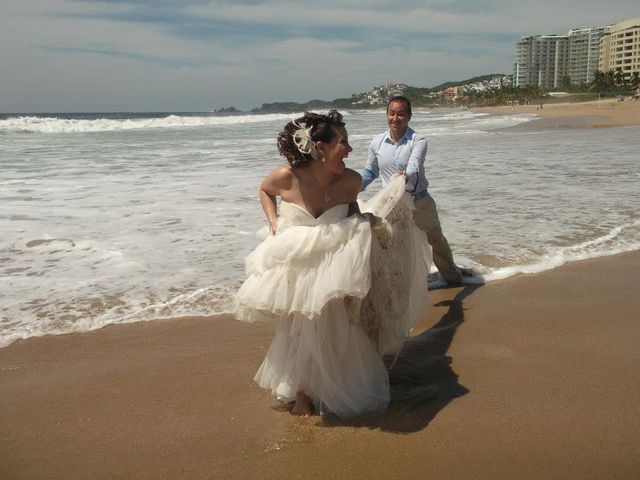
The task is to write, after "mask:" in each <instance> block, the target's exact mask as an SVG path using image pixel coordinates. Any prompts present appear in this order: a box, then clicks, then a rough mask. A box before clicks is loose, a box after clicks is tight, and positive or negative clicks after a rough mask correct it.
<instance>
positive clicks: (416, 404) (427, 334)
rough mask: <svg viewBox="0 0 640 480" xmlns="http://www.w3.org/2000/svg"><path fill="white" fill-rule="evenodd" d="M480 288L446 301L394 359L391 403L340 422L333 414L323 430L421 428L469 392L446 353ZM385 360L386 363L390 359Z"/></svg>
mask: <svg viewBox="0 0 640 480" xmlns="http://www.w3.org/2000/svg"><path fill="white" fill-rule="evenodd" d="M480 286H481V285H473V286H468V287H465V288H464V289H462V290H461V291H460V292H459V293H458V294H457V295H456V296H455V297H454V298H453V299H452V300H445V301H443V302H440V303H438V304H437V305H436V306H448V307H449V310H448V311H447V313H445V314H444V315H443V316H442V318H440V321H439V322H438V323H437V324H435V325H434V326H433V327H431V328H430V329H428V330H426V331H424V332H423V333H421V334H420V335H416V336H415V337H410V338H409V339H408V340H407V341H406V342H405V344H404V346H403V347H402V351H401V352H400V355H399V356H398V359H397V361H396V363H395V365H394V366H393V368H391V369H390V370H389V382H390V385H391V402H390V404H389V407H388V408H387V410H386V411H385V412H384V413H383V414H382V415H379V416H375V417H362V418H357V419H353V420H346V421H345V420H340V419H339V418H337V417H335V416H328V417H325V418H324V419H323V421H322V422H321V426H323V427H341V426H353V427H367V428H379V429H380V430H385V431H390V432H396V433H411V432H417V431H419V430H422V429H424V428H426V427H427V426H428V425H429V423H430V422H431V420H433V419H434V418H435V416H436V415H437V414H438V412H440V410H442V409H443V408H445V407H446V406H447V405H448V404H449V403H450V402H451V401H453V399H455V398H457V397H461V396H462V395H465V394H467V393H468V392H469V390H468V389H467V388H465V387H464V386H462V385H460V383H458V375H456V373H455V372H454V371H453V369H452V368H451V362H452V360H451V357H449V356H448V355H447V351H448V350H449V347H450V346H451V342H452V341H453V337H454V336H455V334H456V331H457V330H458V327H459V326H460V325H461V324H462V322H464V306H463V301H464V299H465V298H467V297H468V296H469V295H471V294H472V293H473V292H475V291H476V289H478V288H479V287H480ZM385 360H388V363H387V364H390V363H391V361H392V359H385Z"/></svg>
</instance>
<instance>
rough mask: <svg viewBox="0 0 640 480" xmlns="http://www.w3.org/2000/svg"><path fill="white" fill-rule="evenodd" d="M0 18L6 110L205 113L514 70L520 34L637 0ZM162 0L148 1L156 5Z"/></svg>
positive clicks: (176, 7)
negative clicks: (391, 83)
mask: <svg viewBox="0 0 640 480" xmlns="http://www.w3.org/2000/svg"><path fill="white" fill-rule="evenodd" d="M5 3H6V4H7V5H6V6H3V15H2V17H1V18H0V58H2V68H1V69H0V84H1V85H2V88H1V89H0V111H44V110H49V111H52V110H57V111H64V110H70V111H75V110H87V111H89V110H207V109H209V108H215V107H220V106H229V105H235V106H237V107H239V108H250V107H253V106H257V105H260V104H261V103H263V102H269V101H276V100H277V101H280V100H295V101H304V100H309V99H312V98H322V99H332V98H336V97H340V96H349V95H350V94H351V93H355V92H360V91H363V90H366V89H369V88H371V87H373V86H375V85H379V84H380V83H382V82H385V81H401V82H405V83H408V84H412V85H416V86H432V85H435V84H437V83H440V82H443V81H446V80H454V79H463V78H467V77H471V76H474V75H479V74H484V73H494V72H507V73H508V72H509V71H510V69H511V65H512V62H513V49H514V45H515V41H517V39H518V38H519V37H520V36H525V35H531V34H536V33H566V31H568V30H569V29H570V28H574V27H585V26H597V25H605V24H607V23H614V22H616V21H620V20H622V19H624V18H631V17H634V16H637V15H638V8H637V6H636V5H635V3H636V2H635V1H634V2H631V1H628V0H613V1H612V2H609V3H608V4H607V11H608V12H615V18H612V17H611V14H610V13H603V12H602V8H601V4H600V3H599V2H595V1H594V0H586V1H582V2H578V1H577V0H573V1H569V2H563V3H559V2H550V1H549V0H542V1H540V2H538V3H534V4H513V3H512V2H507V1H505V0H500V1H482V0H480V1H478V2H474V3H471V2H470V1H461V0H437V1H431V2H423V1H417V0H415V1H413V0H407V1H405V2H402V3H397V2H390V1H386V0H371V1H366V2H361V1H356V0H348V1H337V0H331V1H328V2H322V4H320V3H319V2H310V1H300V2H293V1H290V0H286V1H269V2H240V3H238V2H231V1H227V2H178V1H177V0H176V1H174V2H172V1H164V2H160V3H158V2H155V3H154V2H145V1H134V0H131V1H130V2H129V3H127V2H126V1H109V2H107V1H102V2H101V1H77V0H45V1H42V0H38V1H36V0H23V1H21V2H5ZM151 3H154V6H153V7H149V4H151Z"/></svg>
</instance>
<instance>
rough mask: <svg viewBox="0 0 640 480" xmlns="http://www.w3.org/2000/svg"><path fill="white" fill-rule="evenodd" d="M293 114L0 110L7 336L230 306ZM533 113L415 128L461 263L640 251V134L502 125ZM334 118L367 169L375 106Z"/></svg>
mask: <svg viewBox="0 0 640 480" xmlns="http://www.w3.org/2000/svg"><path fill="white" fill-rule="evenodd" d="M296 116H297V115H280V114H278V115H235V116H216V115H212V114H191V113H189V114H83V115H78V114H52V115H39V116H28V115H2V116H0V232H1V234H0V346H4V345H8V344H10V343H11V342H12V341H15V340H16V339H19V338H28V337H32V336H38V335H44V334H58V333H67V332H73V331H86V330H90V329H95V328H99V327H102V326H104V325H107V324H110V323H123V322H131V321H138V320H151V319H160V318H168V317H176V316H181V315H212V314H218V313H225V312H228V311H230V308H231V301H232V296H233V292H234V291H235V290H236V289H237V288H238V286H239V285H240V283H241V281H242V279H243V277H244V270H243V269H244V257H245V256H246V255H247V254H248V253H249V252H250V251H251V250H252V249H253V248H254V247H255V246H256V245H257V244H258V242H259V240H258V238H257V237H256V235H255V231H256V230H258V229H259V228H260V227H262V226H264V225H265V220H264V217H263V214H262V211H261V208H260V204H259V202H258V195H257V193H258V186H259V183H260V181H261V179H262V178H263V177H264V176H265V175H266V174H267V173H268V172H269V171H270V170H271V169H272V168H274V167H275V166H278V165H280V164H283V162H284V159H283V158H282V157H279V155H278V152H277V149H276V146H275V137H276V135H277V134H278V132H279V131H280V129H281V127H282V126H283V125H284V124H285V123H286V122H287V121H289V120H290V119H292V118H295V117H296ZM533 118H534V116H531V115H517V114H516V115H510V116H503V117H492V116H487V115H483V114H475V113H472V112H468V111H432V112H415V113H414V116H413V119H412V122H411V125H412V127H413V128H414V129H415V130H417V131H419V132H421V133H424V134H426V135H427V136H428V141H429V150H428V155H427V166H426V168H427V175H428V178H429V181H430V184H431V185H430V191H431V193H432V195H433V197H434V198H435V199H436V202H437V203H438V210H439V213H440V217H441V222H442V225H443V229H444V232H445V235H446V236H447V238H448V239H449V242H450V244H451V245H452V249H453V252H454V255H455V258H456V260H457V262H458V263H459V264H461V265H464V266H468V267H472V268H474V269H475V270H477V271H478V272H480V273H481V274H482V275H483V276H484V277H485V279H486V280H487V281H492V280H495V279H501V278H507V277H509V276H513V275H516V274H519V273H532V272H540V271H544V270H548V269H552V268H555V267H557V266H559V265H562V264H564V263H566V262H570V261H575V260H581V259H586V258H594V257H599V256H606V255H613V254H616V253H620V252H626V251H631V250H637V249H639V248H640V201H639V200H640V188H639V186H640V163H639V162H638V158H639V157H638V152H640V128H636V127H629V128H610V129H557V130H530V131H526V130H522V129H514V130H508V129H506V130H505V128H506V127H509V126H514V125H518V124H521V123H525V122H529V121H531V120H532V119H533ZM345 120H346V123H347V128H348V131H349V136H350V141H351V144H352V146H353V148H354V151H353V153H352V154H351V155H350V156H349V158H348V159H347V164H348V165H349V166H350V167H352V168H355V169H360V168H362V167H363V166H364V164H365V161H366V155H367V147H368V144H369V141H370V139H371V137H372V136H373V135H375V134H377V133H379V132H381V131H383V130H384V129H385V128H386V125H385V119H384V114H383V113H380V112H369V111H351V112H346V114H345ZM377 184H379V182H377ZM377 184H376V185H375V186H372V187H373V188H372V189H371V190H372V192H373V191H375V190H376V188H378V187H377ZM372 192H365V197H366V196H368V195H371V193H372Z"/></svg>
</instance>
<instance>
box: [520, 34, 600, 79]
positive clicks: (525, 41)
mask: <svg viewBox="0 0 640 480" xmlns="http://www.w3.org/2000/svg"><path fill="white" fill-rule="evenodd" d="M606 31H607V27H596V28H577V29H573V30H569V32H568V33H567V34H566V35H534V36H531V37H523V38H522V40H520V41H519V42H518V43H517V45H516V62H515V66H514V77H513V78H514V84H515V85H516V86H525V85H537V86H539V87H544V88H560V87H561V86H562V85H563V83H564V81H565V79H566V78H567V77H568V78H569V80H570V81H571V83H573V84H576V85H581V84H587V83H589V82H591V81H592V80H593V76H594V72H595V71H596V70H597V69H598V64H599V63H598V62H599V58H600V38H601V37H602V35H603V34H604V33H605V32H606Z"/></svg>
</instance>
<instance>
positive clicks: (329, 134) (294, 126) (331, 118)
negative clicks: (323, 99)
mask: <svg viewBox="0 0 640 480" xmlns="http://www.w3.org/2000/svg"><path fill="white" fill-rule="evenodd" d="M340 127H344V122H343V121H342V114H341V113H340V112H338V111H337V110H331V111H329V112H328V113H327V114H326V115H325V114H320V113H311V112H305V114H304V115H303V116H302V117H300V118H296V119H295V120H294V121H293V122H289V123H287V124H286V125H285V126H284V129H283V130H282V131H281V132H280V133H279V134H278V150H279V151H280V155H282V156H283V157H285V158H286V159H287V161H288V162H289V164H290V165H291V166H292V167H293V168H295V167H298V166H300V165H301V164H303V163H307V162H310V161H311V160H313V159H314V152H315V147H311V149H308V148H307V149H305V148H304V147H302V150H310V151H308V152H303V151H301V147H299V146H298V145H300V144H301V143H296V141H295V139H294V134H295V133H296V132H299V131H300V130H301V129H306V130H308V137H309V139H310V140H311V142H313V143H315V142H327V143H328V142H330V141H331V140H333V139H334V138H335V137H336V135H337V132H336V129H337V128H340ZM304 138H305V136H304V135H299V138H298V141H299V142H303V141H304ZM300 139H302V140H300Z"/></svg>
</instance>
